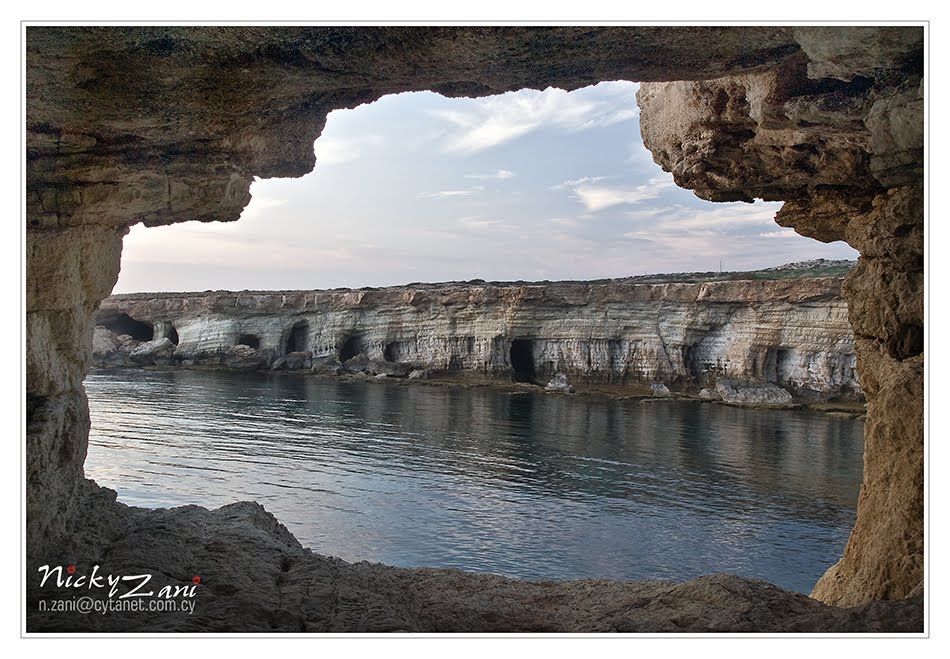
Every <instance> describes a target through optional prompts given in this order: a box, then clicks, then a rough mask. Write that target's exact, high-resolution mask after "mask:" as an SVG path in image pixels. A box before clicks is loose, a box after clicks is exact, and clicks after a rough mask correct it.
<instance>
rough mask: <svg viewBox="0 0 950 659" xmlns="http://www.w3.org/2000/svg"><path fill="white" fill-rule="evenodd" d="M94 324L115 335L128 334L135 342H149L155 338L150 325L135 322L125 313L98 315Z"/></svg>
mask: <svg viewBox="0 0 950 659" xmlns="http://www.w3.org/2000/svg"><path fill="white" fill-rule="evenodd" d="M96 324H97V325H102V326H103V327H105V328H106V329H108V330H110V331H112V332H115V333H116V334H128V335H129V336H131V337H132V338H133V339H135V340H136V341H151V340H152V339H154V338H155V327H154V326H153V325H152V323H145V322H142V321H140V320H136V319H134V318H132V317H131V316H129V315H128V314H126V313H120V314H99V315H98V316H97V317H96Z"/></svg>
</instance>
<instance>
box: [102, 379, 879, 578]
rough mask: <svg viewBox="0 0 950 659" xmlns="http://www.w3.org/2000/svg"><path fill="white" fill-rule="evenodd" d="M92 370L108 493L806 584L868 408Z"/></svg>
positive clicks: (324, 542) (534, 552)
mask: <svg viewBox="0 0 950 659" xmlns="http://www.w3.org/2000/svg"><path fill="white" fill-rule="evenodd" d="M86 387H87V391H88V393H89V399H90V408H91V413H92V418H93V430H92V432H91V435H90V449H89V457H88V458H87V461H86V470H87V475H88V476H89V477H91V478H94V479H96V480H97V481H99V482H100V483H101V484H103V485H107V486H109V487H113V488H115V489H117V490H118V491H119V495H120V499H121V500H123V501H125V502H126V503H129V504H132V505H141V506H150V507H163V506H174V505H181V504H185V503H198V504H200V505H205V506H209V507H214V506H218V505H223V504H225V503H229V502H232V501H235V500H241V499H253V500H257V501H259V502H261V503H263V504H264V505H265V506H266V507H267V508H268V509H269V510H271V511H272V512H273V513H274V514H276V515H277V517H278V518H279V519H280V520H281V521H282V522H284V523H285V524H286V525H287V526H288V527H289V528H290V530H291V531H293V532H294V534H295V535H296V536H297V537H298V538H299V539H300V541H301V542H302V543H303V544H304V545H309V546H310V547H311V548H313V549H314V550H315V551H319V552H321V553H326V554H332V555H336V556H340V557H342V558H344V559H346V560H363V559H365V560H372V561H381V562H385V563H390V564H395V565H405V566H421V565H428V566H449V567H461V568H465V569H470V570H480V571H491V572H499V573H503V574H510V575H514V576H520V577H525V578H577V577H605V578H612V579H654V578H672V579H686V578H691V577H694V576H698V575H700V574H708V573H711V572H717V571H726V572H732V573H736V574H741V575H744V576H750V577H759V578H765V579H768V580H770V581H773V582H775V583H778V584H779V585H782V586H785V587H787V588H792V589H795V590H800V591H807V590H809V589H810V587H811V585H812V584H813V583H814V581H815V580H817V578H818V577H819V576H820V575H821V573H822V572H823V571H824V569H825V568H826V567H827V566H828V565H830V564H831V563H833V562H834V561H835V560H836V559H837V557H838V556H839V554H840V552H841V549H842V547H843V545H844V543H845V541H846V540H847V536H848V533H849V531H850V528H851V525H852V523H853V520H854V505H855V502H856V499H857V491H858V488H859V486H860V481H861V454H862V439H861V438H862V431H863V428H862V425H861V423H860V422H857V421H854V420H850V419H842V418H833V417H828V416H822V415H818V414H814V413H810V412H801V411H761V410H744V409H739V408H729V407H723V406H719V405H710V404H701V403H695V402H669V401H662V402H659V401H657V402H653V401H648V402H644V403H640V402H637V401H610V400H602V399H593V400H591V399H581V398H572V397H565V396H546V395H543V394H530V393H517V394H511V393H506V392H501V391H496V390H492V389H488V388H480V389H463V388H440V387H433V386H425V385H409V386H403V385H397V384H395V383H386V382H382V383H377V382H369V383H364V382H346V381H342V380H338V379H319V378H302V377H288V376H273V377H266V376H260V375H239V374H231V373H203V372H193V371H176V372H137V371H130V372H127V373H121V374H108V375H93V376H90V377H89V378H88V379H87V382H86Z"/></svg>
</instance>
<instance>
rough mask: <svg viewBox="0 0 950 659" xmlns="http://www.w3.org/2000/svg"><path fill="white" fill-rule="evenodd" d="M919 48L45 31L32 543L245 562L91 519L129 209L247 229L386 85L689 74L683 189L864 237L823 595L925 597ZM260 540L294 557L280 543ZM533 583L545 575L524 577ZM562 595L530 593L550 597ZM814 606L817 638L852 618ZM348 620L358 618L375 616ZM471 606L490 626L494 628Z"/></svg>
mask: <svg viewBox="0 0 950 659" xmlns="http://www.w3.org/2000/svg"><path fill="white" fill-rule="evenodd" d="M922 42H923V30H922V29H921V28H901V27H886V28H875V27H868V28H860V29H858V30H857V31H856V30H855V29H854V28H848V27H843V28H841V27H832V28H807V27H806V28H792V27H780V28H770V27H748V28H742V27H740V28H730V27H708V28H688V27H674V28H670V27H636V28H624V27H617V28H597V27H582V28H492V27H489V28H436V29H428V28H399V27H391V28H287V27H262V28H241V27H215V28H204V27H190V28H189V27H186V28H180V27H154V26H153V27H138V28H136V27H113V28H101V27H79V28H60V27H51V26H43V27H36V26H32V27H28V28H27V29H26V95H27V103H26V147H27V154H26V188H27V189H26V216H27V217H26V221H27V236H26V255H27V257H26V332H25V338H26V360H25V363H26V379H27V392H26V411H27V430H26V437H27V440H26V471H27V474H26V475H27V481H26V495H27V496H26V506H27V524H26V528H27V555H28V556H30V557H31V559H32V558H35V557H38V556H59V557H60V558H61V556H62V555H63V552H64V551H66V548H67V547H68V546H69V545H70V543H71V542H73V539H74V538H75V537H76V534H77V532H78V531H80V530H81V529H82V528H86V527H87V526H88V525H89V524H98V525H100V526H102V527H103V528H106V527H107V526H108V524H107V521H108V520H112V521H115V524H116V525H115V526H112V527H109V528H111V529H112V530H111V531H110V532H109V533H110V534H111V535H108V536H106V535H103V536H101V537H99V540H98V542H99V549H98V551H102V552H105V551H106V550H107V549H108V548H109V547H111V546H112V545H111V543H112V542H117V541H118V539H119V536H117V535H116V533H119V532H122V533H125V534H126V535H128V534H130V533H132V531H133V529H137V530H138V532H139V533H145V532H146V531H148V528H146V527H151V531H148V534H147V537H148V538H149V539H150V540H151V542H150V544H149V547H148V549H150V550H151V551H152V552H153V556H154V557H155V560H156V561H158V562H159V563H161V562H167V564H168V565H172V564H174V563H175V561H176V558H175V556H176V553H177V552H179V551H182V547H185V548H187V549H188V550H191V549H194V550H195V551H201V552H204V553H203V554H202V558H203V560H204V561H205V563H206V564H207V565H208V566H209V569H225V568H226V566H227V565H228V564H229V562H230V561H232V560H235V558H234V557H233V556H228V555H227V554H226V553H217V552H216V551H215V546H214V544H213V542H212V543H209V544H208V545H205V546H203V547H197V546H195V547H191V546H189V545H188V544H187V542H186V536H178V535H176V532H175V530H174V529H173V528H171V527H170V526H167V525H166V524H167V522H168V521H169V520H167V519H164V518H163V517H162V514H161V513H154V514H152V515H148V514H137V515H135V516H128V515H127V514H126V512H123V510H122V509H121V507H119V506H116V505H113V504H108V505H106V504H102V506H101V507H99V508H97V509H96V515H97V517H96V518H95V520H98V521H94V520H90V519H89V518H87V517H85V516H79V515H77V514H76V513H77V512H78V511H79V510H80V509H81V508H82V507H83V506H90V505H92V504H91V503H90V502H91V501H93V500H94V499H96V497H97V496H101V495H97V494H96V492H97V490H96V489H95V488H89V487H87V486H86V484H85V482H84V481H83V480H82V462H83V459H84V457H85V447H86V438H87V431H88V412H87V410H86V403H85V395H84V393H83V390H82V385H81V382H82V379H83V377H84V375H85V372H86V368H87V365H88V358H89V355H90V353H91V349H92V335H93V326H92V316H93V313H94V312H95V310H96V309H97V308H98V306H99V303H100V302H101V300H102V299H104V298H105V297H106V296H107V295H108V293H109V291H110V290H111V288H112V286H113V285H114V283H115V280H116V276H117V273H118V268H119V256H120V251H121V239H122V236H123V235H124V234H125V233H126V232H127V230H128V226H129V225H131V224H134V223H137V222H145V223H146V224H148V225H159V224H168V223H172V222H178V221H186V220H234V219H237V217H238V215H239V213H240V211H241V209H242V208H243V207H244V206H245V205H246V204H247V202H248V200H249V194H248V189H249V185H250V182H251V180H252V179H253V177H254V176H260V177H273V176H296V175H301V174H303V173H305V172H306V171H309V170H310V169H311V168H312V167H313V165H314V154H313V149H312V144H313V140H314V138H315V137H316V136H317V135H318V134H319V132H320V130H321V128H322V126H323V124H324V121H325V118H326V115H327V113H328V112H329V111H330V110H333V109H336V108H342V107H353V106H355V105H356V104H359V103H364V102H368V101H371V100H374V99H376V98H378V97H380V96H382V95H383V94H386V93H392V92H400V91H407V90H419V89H432V90H435V91H439V92H442V93H444V94H447V95H482V94H490V93H497V92H502V91H506V90H510V89H518V88H522V87H536V88H544V87H546V86H549V85H556V86H560V87H563V88H566V89H574V88H577V87H580V86H583V85H586V84H591V83H594V82H598V81H600V80H612V79H631V80H641V81H676V80H681V81H682V80H692V81H697V82H695V83H673V84H670V85H663V86H651V85H644V86H643V88H642V94H641V98H640V103H641V115H642V127H643V133H644V136H645V138H646V141H647V143H648V146H649V147H650V148H651V150H653V152H654V154H655V156H656V158H657V160H658V161H659V162H660V163H661V164H662V165H663V166H664V167H667V168H669V169H672V170H673V171H674V174H675V177H676V180H677V181H678V182H679V183H680V184H681V185H684V186H687V187H692V188H694V189H696V190H697V192H698V193H699V194H701V195H702V196H705V197H707V198H711V199H747V198H752V197H763V198H768V199H784V200H786V201H787V202H788V203H786V205H785V207H784V208H783V211H782V212H781V213H780V215H779V218H778V219H779V221H780V222H782V223H783V224H785V225H788V226H794V227H795V228H796V230H798V231H799V232H801V233H803V234H805V235H811V236H813V237H817V238H819V239H821V240H837V239H847V240H848V241H849V242H851V243H852V244H853V245H855V246H856V247H858V249H860V250H861V252H862V264H861V265H860V266H859V268H858V270H857V271H856V272H855V273H854V274H853V275H852V276H851V278H850V279H849V283H848V286H847V287H846V294H847V298H848V301H849V305H850V314H849V315H850V319H851V322H852V323H853V325H854V327H855V334H856V337H857V339H856V341H857V343H856V345H857V353H858V369H859V371H860V374H861V382H862V385H863V387H864V389H865V392H866V394H867V395H868V399H869V406H868V425H867V440H866V447H867V448H866V474H865V480H864V487H863V490H862V495H861V501H860V504H859V513H858V522H857V525H856V527H855V531H854V534H853V535H852V539H851V541H850V542H849V545H848V548H847V550H846V552H845V556H844V557H843V559H842V561H841V562H840V563H839V564H838V565H836V566H835V567H834V568H833V569H832V570H831V571H830V572H829V574H828V575H827V576H826V577H825V579H823V580H822V582H821V583H820V584H819V585H818V587H817V588H816V591H815V593H816V595H819V596H821V597H822V598H823V599H825V600H826V601H829V602H837V603H842V604H848V603H857V602H866V601H869V600H873V599H876V598H883V597H887V598H899V597H902V596H904V595H907V594H909V593H910V592H912V591H913V590H914V589H915V588H917V587H918V586H919V584H920V581H921V579H920V578H921V575H922V560H923V553H922V547H923V543H922V529H923V517H922V508H921V501H922V478H923V474H922V457H923V442H922V429H923V416H922V407H923V400H922V392H923V321H922V315H923V314H922V309H923V273H922V259H921V256H920V255H921V254H922V249H923V247H922V236H923V217H922V208H923V205H922V175H921V172H922V167H923V157H922V152H923V151H922V142H921V141H920V137H919V136H921V135H922V123H921V120H920V117H921V116H922V115H921V112H922V107H923V102H922V89H923V86H922V72H923V68H922V60H923V48H922ZM822 76H831V77H822ZM150 338H162V336H159V337H150ZM234 521H235V523H238V524H239V525H240V524H241V523H244V524H245V525H246V520H245V521H243V522H242V520H240V519H237V520H234ZM207 525H208V526H207V528H209V529H218V531H217V532H220V533H223V532H224V529H223V527H222V526H221V525H218V524H217V523H216V522H214V521H212V520H209V521H207ZM245 531H247V532H248V533H250V530H249V528H245ZM142 537H145V536H142ZM187 537H200V534H198V536H187ZM90 542H92V541H90ZM249 544H250V545H253V547H252V551H253V552H261V553H262V555H263V554H266V555H268V556H270V555H272V554H275V553H276V550H274V551H271V552H270V553H268V551H270V550H268V546H269V545H268V542H266V541H264V540H261V542H259V543H249ZM90 551H91V550H90ZM102 555H104V554H102ZM114 555H115V556H119V555H120V554H119V553H115V554H114ZM255 555H256V554H250V555H248V554H241V556H242V560H243V558H247V559H248V560H251V559H253V557H254V556H255ZM60 558H57V560H60ZM262 560H263V559H262ZM156 565H157V564H156ZM211 566H214V567H211ZM258 567H262V566H258ZM380 571H381V572H380V573H381V574H386V575H391V576H390V577H386V578H392V579H396V578H398V577H397V576H396V575H397V574H401V573H399V572H398V571H392V572H388V571H386V570H384V569H382V568H380ZM275 574H276V573H275ZM376 578H377V577H376V575H375V573H373V576H372V577H368V579H369V580H371V581H372V580H373V579H376ZM380 578H382V577H380ZM431 579H432V580H433V583H438V584H439V588H438V589H437V590H435V591H433V592H438V593H443V594H442V595H440V596H436V595H433V598H434V599H432V600H429V601H428V602H426V605H425V607H423V610H425V611H427V612H428V613H427V614H426V615H429V616H439V615H447V611H448V610H449V609H451V610H452V611H460V610H466V611H469V610H472V609H468V608H466V607H465V606H464V605H463V604H462V603H460V602H458V601H455V600H452V599H451V597H452V596H451V595H449V594H448V593H449V592H450V590H451V588H452V586H453V583H454V582H452V580H451V579H449V578H448V577H446V576H445V575H443V574H442V573H432V576H431ZM276 580H277V579H276V578H275V580H274V581H275V583H276ZM521 587H524V588H526V589H529V588H530V587H528V586H523V585H518V586H512V590H517V589H518V588H521ZM313 592H316V591H313ZM334 592H339V591H334ZM350 592H353V591H346V593H347V595H346V597H345V598H344V597H341V598H339V599H334V600H332V601H334V602H337V604H336V609H335V610H341V609H342V608H348V609H350V610H353V611H361V612H362V615H361V617H359V618H358V620H360V621H366V620H370V621H371V620H373V619H375V617H376V612H377V609H378V607H374V606H373V605H372V602H373V601H375V600H373V599H372V598H370V597H369V596H368V595H367V596H366V598H363V595H361V594H359V593H365V592H367V591H359V593H356V594H354V595H353V596H352V597H351V596H349V593H350ZM525 592H528V590H526V591H525ZM311 594H312V593H311ZM506 595H507V592H506ZM440 597H441V599H440ZM361 598H363V599H361ZM661 599H662V597H661ZM257 601H258V602H259V603H260V602H263V604H258V605H257V607H256V608H253V607H254V604H253V603H252V602H250V601H248V602H247V605H248V607H251V608H250V609H249V610H251V611H253V612H254V615H253V616H248V617H245V616H237V617H236V618H235V619H238V620H242V621H248V624H251V622H250V621H251V620H255V621H266V620H271V619H275V618H279V617H280V616H279V614H278V611H279V610H280V607H281V602H280V600H279V599H278V600H272V599H268V600H257ZM312 601H313V602H315V603H314V605H313V606H318V605H320V606H322V604H318V603H317V602H318V599H317V598H312ZM407 601H408V600H407ZM500 601H502V600H500V599H499V600H498V601H493V603H492V604H491V605H490V606H489V607H485V609H495V608H497V606H499V604H498V602H500ZM562 601H567V600H559V599H558V598H557V597H548V596H545V595H543V594H540V593H539V594H538V595H537V596H536V598H535V599H534V600H533V602H534V604H536V605H537V606H538V607H540V608H545V609H547V610H550V611H555V610H558V607H559V606H560V605H561V604H560V602H562ZM666 601H671V600H666ZM572 604H573V602H572ZM720 604H721V603H720V602H717V601H714V600H712V599H704V600H702V602H700V603H697V604H696V605H695V606H696V607H698V609H702V611H698V609H697V608H692V605H691V604H687V603H684V602H681V601H677V605H678V606H679V607H680V608H681V609H682V612H683V615H686V613H687V612H689V615H692V616H695V617H693V618H691V619H693V620H696V619H702V618H703V617H704V616H708V619H709V620H710V621H713V620H714V618H713V617H712V612H713V611H715V610H716V609H717V607H718V606H719V605H720ZM918 604H919V600H917V601H916V603H915V602H911V603H910V604H907V606H909V607H914V606H918ZM222 606H226V605H225V604H222ZM234 606H235V605H232V609H233V608H234ZM472 606H473V607H475V605H472ZM756 606H759V607H764V608H770V607H773V606H775V607H777V608H781V606H782V605H781V604H780V603H777V602H776V601H774V600H771V599H769V598H764V599H760V600H758V603H757V605H756ZM809 606H811V605H809ZM900 606H903V604H893V605H887V604H881V605H871V606H869V607H863V608H862V609H861V610H860V613H858V614H856V617H851V618H849V620H850V621H851V624H853V625H854V628H855V629H880V628H881V627H880V620H881V619H882V616H883V617H884V618H888V619H890V618H891V617H892V616H894V619H896V617H899V616H898V614H897V613H895V611H896V610H897V609H896V608H894V607H900ZM442 607H444V608H442ZM753 608H755V606H753ZM485 609H483V610H485ZM407 610H408V609H407ZM813 611H815V612H816V615H817V616H818V617H817V618H816V617H811V618H809V617H808V616H805V617H803V618H799V619H798V620H799V623H800V624H799V623H796V626H795V629H797V630H803V629H807V628H809V626H812V627H813V628H815V629H818V628H821V624H823V621H827V620H831V619H832V618H834V617H835V616H837V615H839V613H840V612H838V611H835V610H831V609H825V608H822V609H820V610H819V609H813ZM230 612H231V613H237V612H236V611H234V610H232V611H230ZM489 614H490V613H486V614H485V615H486V616H487V615H489ZM355 615H356V614H354V616H355ZM841 615H845V614H841ZM847 615H850V614H847ZM222 617H223V616H222ZM304 619H306V616H304ZM338 619H339V620H341V621H343V620H345V621H347V622H346V625H345V628H347V629H352V628H357V627H358V626H359V624H362V623H357V622H354V620H357V618H355V617H349V616H341V617H339V618H338ZM459 619H462V618H459ZM671 619H672V620H676V619H677V618H675V617H674V618H671ZM684 619H685V618H684ZM72 620H76V618H75V617H74V618H72ZM82 620H83V621H86V622H85V624H87V625H94V624H100V623H102V621H101V620H98V621H97V620H96V618H95V617H94V616H83V617H82ZM465 621H466V624H469V625H472V626H471V627H470V629H472V630H475V629H478V628H480V627H479V626H481V628H488V627H489V626H490V624H491V623H490V621H489V620H488V619H487V618H486V617H485V616H481V617H468V618H465ZM572 621H573V622H574V623H577V622H578V619H577V618H573V619H572ZM74 624H75V623H74ZM103 624H105V623H103ZM139 624H140V625H142V624H154V625H155V626H156V627H158V626H160V625H161V624H162V623H161V621H160V620H157V619H154V618H149V619H148V621H146V622H144V623H139ZM447 626H448V625H446V627H447ZM427 627H428V628H434V627H435V625H427ZM713 627H714V623H713V622H710V623H709V628H713ZM340 628H344V626H343V625H342V624H341V627H340Z"/></svg>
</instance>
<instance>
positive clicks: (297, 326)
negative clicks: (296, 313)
mask: <svg viewBox="0 0 950 659" xmlns="http://www.w3.org/2000/svg"><path fill="white" fill-rule="evenodd" d="M309 333H310V325H309V324H308V323H307V321H305V320H301V321H298V322H296V323H294V325H293V327H291V328H290V332H288V334H287V343H285V344H284V354H290V353H292V352H306V351H307V350H309V347H308V346H307V335H308V334H309Z"/></svg>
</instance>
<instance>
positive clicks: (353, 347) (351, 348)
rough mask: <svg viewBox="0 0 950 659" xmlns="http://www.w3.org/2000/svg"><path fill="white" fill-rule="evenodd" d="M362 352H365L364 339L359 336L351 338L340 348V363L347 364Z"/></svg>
mask: <svg viewBox="0 0 950 659" xmlns="http://www.w3.org/2000/svg"><path fill="white" fill-rule="evenodd" d="M361 352H363V340H362V338H361V337H360V336H359V335H354V336H351V337H349V338H348V339H347V340H346V341H344V342H343V345H342V346H340V361H341V362H345V361H347V360H348V359H353V358H354V357H356V356H357V355H358V354H360V353H361Z"/></svg>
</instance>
